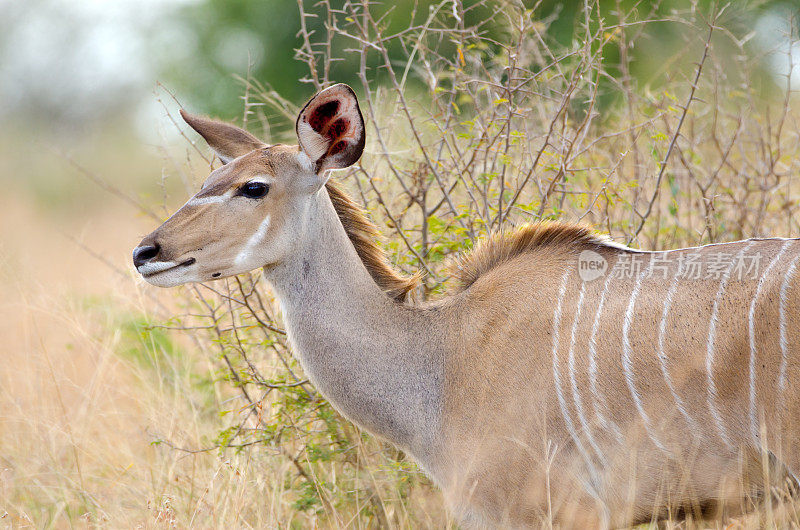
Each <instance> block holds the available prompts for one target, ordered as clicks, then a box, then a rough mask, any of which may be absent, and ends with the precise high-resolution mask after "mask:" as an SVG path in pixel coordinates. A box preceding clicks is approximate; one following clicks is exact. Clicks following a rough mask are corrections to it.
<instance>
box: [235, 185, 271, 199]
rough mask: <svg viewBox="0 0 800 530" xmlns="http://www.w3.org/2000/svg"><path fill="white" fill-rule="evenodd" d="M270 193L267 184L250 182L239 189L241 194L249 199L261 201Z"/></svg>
mask: <svg viewBox="0 0 800 530" xmlns="http://www.w3.org/2000/svg"><path fill="white" fill-rule="evenodd" d="M267 192H269V184H267V183H266V182H248V183H247V184H245V185H244V186H242V187H241V188H240V189H239V193H241V194H242V195H244V196H245V197H247V198H248V199H259V198H261V197H263V196H264V195H266V194H267Z"/></svg>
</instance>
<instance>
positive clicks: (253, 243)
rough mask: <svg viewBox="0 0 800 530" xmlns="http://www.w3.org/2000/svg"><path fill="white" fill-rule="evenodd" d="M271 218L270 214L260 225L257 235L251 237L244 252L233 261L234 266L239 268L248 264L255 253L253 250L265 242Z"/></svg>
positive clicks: (243, 248)
mask: <svg viewBox="0 0 800 530" xmlns="http://www.w3.org/2000/svg"><path fill="white" fill-rule="evenodd" d="M269 218H270V217H269V214H267V216H266V217H264V220H263V221H261V224H260V225H258V228H257V229H256V231H255V233H254V234H253V235H252V236H250V239H248V240H247V243H245V245H244V247H242V250H241V251H239V254H237V255H236V258H235V259H234V260H233V263H234V265H236V266H237V267H238V266H241V265H244V264H245V263H247V261H248V259H249V258H250V256H251V254H252V253H253V249H254V248H256V247H257V246H258V245H259V244H261V242H263V240H264V237H266V235H267V229H268V228H269Z"/></svg>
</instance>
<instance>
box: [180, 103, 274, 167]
mask: <svg viewBox="0 0 800 530" xmlns="http://www.w3.org/2000/svg"><path fill="white" fill-rule="evenodd" d="M181 117H183V121H185V122H186V123H188V124H189V126H190V127H191V128H192V129H194V130H195V131H197V133H198V134H199V135H200V136H202V137H203V139H204V140H205V141H206V142H207V143H208V145H209V147H211V149H213V150H214V152H215V153H217V156H218V157H219V159H220V160H221V161H222V163H223V164H227V163H228V162H230V161H231V160H233V159H234V158H238V157H240V156H242V155H246V154H247V153H249V152H250V151H253V150H254V149H259V148H261V147H264V146H265V145H266V144H265V143H264V142H262V141H261V140H259V139H258V138H256V137H255V136H253V135H252V134H250V133H249V132H247V131H245V130H244V129H240V128H239V127H236V126H235V125H231V124H229V123H223V122H221V121H216V120H211V119H209V118H205V117H203V116H196V115H194V114H189V113H188V112H186V111H185V110H183V109H181Z"/></svg>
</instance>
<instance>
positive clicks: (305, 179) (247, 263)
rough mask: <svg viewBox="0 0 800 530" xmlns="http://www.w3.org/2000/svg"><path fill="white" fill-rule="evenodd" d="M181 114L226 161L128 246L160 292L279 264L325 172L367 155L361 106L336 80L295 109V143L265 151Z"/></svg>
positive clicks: (230, 130)
mask: <svg viewBox="0 0 800 530" xmlns="http://www.w3.org/2000/svg"><path fill="white" fill-rule="evenodd" d="M181 115H182V116H183V119H184V120H186V123H188V124H189V125H190V126H191V127H192V128H193V129H194V130H195V131H197V132H198V133H199V134H200V135H201V136H202V137H203V138H204V139H205V140H206V142H208V144H209V145H210V146H211V148H212V149H213V150H214V151H215V152H216V153H217V155H218V156H219V158H220V160H221V161H222V162H223V164H224V165H223V166H222V167H220V168H219V169H217V170H215V171H213V172H212V173H211V174H210V175H209V176H208V178H207V179H206V181H205V183H204V184H203V186H202V188H201V189H200V191H199V192H198V193H197V194H196V195H195V196H194V197H192V198H191V199H189V201H187V202H186V204H184V205H183V207H181V209H180V210H178V211H177V212H175V214H174V215H172V217H170V218H169V219H167V220H166V221H165V222H164V224H162V225H161V226H160V227H158V228H157V229H156V230H155V231H154V232H152V233H151V234H150V235H148V236H147V237H145V238H144V239H143V240H142V242H141V243H140V244H139V246H138V247H136V249H134V251H133V263H134V266H135V267H136V270H137V271H139V273H140V274H141V275H142V276H143V277H144V279H145V280H147V281H148V282H149V283H151V284H153V285H157V286H159V287H171V286H174V285H180V284H182V283H187V282H203V281H207V280H212V279H216V278H224V277H226V276H233V275H235V274H240V273H243V272H248V271H251V270H253V269H257V268H259V267H264V266H269V265H275V264H278V263H280V262H281V261H282V260H284V259H285V258H286V256H287V255H288V253H289V252H291V249H292V247H293V245H294V244H296V243H297V242H298V241H299V240H301V238H302V237H303V234H304V231H305V229H306V226H307V215H308V211H309V208H308V205H309V204H310V203H311V198H312V196H313V195H314V194H315V193H317V192H318V191H319V190H320V188H321V187H322V186H324V185H325V182H326V180H327V177H328V173H329V171H328V170H330V169H338V168H345V167H347V166H350V165H351V164H354V163H355V162H356V161H357V160H358V159H359V157H360V156H361V153H362V151H363V150H364V132H365V131H364V121H363V118H362V116H361V110H360V109H359V107H358V101H357V100H356V95H355V93H354V92H353V90H352V89H351V88H350V87H349V86H347V85H343V84H339V85H334V86H332V87H329V88H327V89H325V90H323V91H321V92H320V93H318V94H317V95H316V96H314V97H313V98H312V99H311V100H310V101H309V102H308V103H307V104H306V106H305V107H304V108H303V110H302V111H300V115H299V116H298V117H297V123H296V126H295V128H296V132H297V140H298V142H299V145H297V146H290V145H281V144H277V145H267V144H265V143H264V142H262V141H261V140H259V139H258V138H256V137H255V136H253V135H251V134H250V133H248V132H247V131H245V130H243V129H240V128H238V127H235V126H233V125H229V124H226V123H221V122H218V121H213V120H210V119H207V118H203V117H199V116H193V115H191V114H188V113H186V112H184V111H181Z"/></svg>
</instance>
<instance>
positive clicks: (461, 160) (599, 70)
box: [0, 1, 800, 528]
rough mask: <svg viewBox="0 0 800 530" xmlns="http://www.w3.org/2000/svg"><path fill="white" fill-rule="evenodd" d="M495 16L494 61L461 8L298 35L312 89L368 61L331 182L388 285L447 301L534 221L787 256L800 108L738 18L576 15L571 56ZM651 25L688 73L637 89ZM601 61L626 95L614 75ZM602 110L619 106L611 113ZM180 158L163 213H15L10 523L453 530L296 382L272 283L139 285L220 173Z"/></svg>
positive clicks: (6, 424) (249, 96)
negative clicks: (488, 245)
mask: <svg viewBox="0 0 800 530" xmlns="http://www.w3.org/2000/svg"><path fill="white" fill-rule="evenodd" d="M489 4H490V6H494V5H502V7H503V9H500V10H492V12H493V13H495V15H494V16H495V19H494V22H495V23H496V24H498V25H499V27H501V28H503V31H501V32H500V34H499V35H498V34H492V36H491V38H490V37H489V36H487V34H485V33H482V27H481V26H480V25H478V26H469V25H468V24H466V23H465V21H466V20H467V17H466V15H468V13H465V11H464V10H463V9H462V7H461V6H460V4H459V3H456V4H455V5H456V10H455V11H453V10H452V9H449V8H448V9H439V10H438V11H435V12H432V13H431V14H428V13H425V14H421V15H420V16H422V19H421V20H420V19H416V20H415V22H414V23H413V24H410V28H409V30H408V31H407V32H404V33H402V34H400V35H386V34H385V33H383V31H384V28H383V26H382V25H381V24H380V23H379V22H378V21H377V20H376V19H375V17H374V16H373V14H372V13H371V12H369V11H367V10H366V9H365V7H364V5H365V4H364V3H363V2H345V7H344V8H343V9H342V10H336V11H335V10H330V9H329V4H328V2H326V1H322V2H320V3H319V4H318V5H317V7H315V9H316V10H317V11H316V13H317V15H319V16H320V17H321V19H322V20H327V21H328V22H329V24H328V26H327V27H328V32H327V33H325V32H322V33H319V32H318V33H316V34H313V35H312V34H310V33H308V32H303V33H301V37H302V38H303V41H304V45H303V47H302V48H301V50H300V51H299V54H298V55H299V58H300V59H301V60H305V61H307V62H308V64H309V67H310V75H309V79H308V81H310V82H311V84H313V85H316V86H322V85H325V84H327V83H328V82H329V81H331V80H332V78H331V77H330V75H331V72H330V71H329V69H328V68H327V67H326V66H325V65H326V64H329V62H330V61H329V59H330V55H331V54H333V55H336V54H344V55H346V56H348V57H350V58H355V60H356V61H359V63H360V64H361V68H360V71H359V77H358V80H359V81H360V86H357V89H358V90H359V91H360V93H361V96H362V102H363V107H364V114H365V118H366V119H367V121H368V136H369V138H370V140H369V143H368V145H367V153H366V155H365V157H364V159H363V160H362V162H361V164H360V165H359V166H358V167H355V168H353V169H352V170H351V171H349V172H347V173H345V174H343V175H340V176H339V177H338V178H341V179H342V180H343V181H344V182H345V184H346V185H347V186H348V189H349V190H350V192H351V193H352V194H353V195H354V196H355V197H357V199H358V200H359V201H360V202H361V203H362V204H363V205H364V206H365V207H367V208H368V209H369V210H371V211H372V212H373V215H374V217H375V218H376V220H377V221H378V222H379V224H381V227H382V229H383V231H384V234H385V235H386V236H387V241H386V245H387V248H388V249H389V251H390V252H391V254H392V258H393V260H394V262H395V264H396V265H397V266H398V267H400V268H402V269H404V270H406V271H407V272H416V271H423V272H425V273H426V278H425V283H424V286H423V287H422V288H421V289H420V292H419V293H417V295H418V296H419V297H422V298H425V297H431V296H438V294H439V293H440V292H441V291H442V290H444V289H445V288H446V287H447V286H448V284H449V283H448V282H450V281H451V280H450V278H449V277H448V276H447V274H446V272H445V267H444V262H445V260H446V259H447V258H448V257H450V256H451V255H453V254H454V253H456V252H458V251H460V250H463V249H464V248H468V247H470V246H471V245H472V244H473V242H474V241H475V240H477V239H478V238H480V237H481V236H482V235H484V234H486V233H487V232H488V231H491V230H494V229H497V228H500V227H505V226H513V225H515V224H517V223H521V222H525V221H528V220H531V219H534V220H535V219H540V218H555V217H560V218H564V219H567V220H584V221H586V222H591V223H593V224H594V225H595V226H597V227H598V228H600V229H603V230H604V231H607V232H608V233H610V234H611V235H612V236H613V237H615V238H616V239H618V240H620V241H623V242H631V243H632V244H634V245H640V246H643V247H647V248H666V247H671V246H676V245H689V244H699V243H705V242H712V241H721V240H730V239H735V238H740V237H747V236H752V235H763V234H774V235H797V233H798V231H799V230H798V229H799V227H798V222H799V221H800V212H799V211H798V197H800V191H798V182H797V174H798V171H799V170H800V141H798V140H800V126H798V123H800V122H799V121H798V117H800V116H798V108H797V101H796V100H794V99H793V96H792V95H791V93H790V92H782V90H783V89H784V88H786V85H783V86H782V87H777V88H776V89H775V91H773V92H772V93H769V92H768V91H767V92H763V93H762V92H759V91H757V90H755V89H754V88H753V87H754V86H755V85H756V84H757V83H756V81H757V80H758V79H761V78H759V77H758V74H757V73H756V70H757V69H756V68H754V63H758V61H759V60H762V61H763V58H759V57H756V58H753V57H752V55H748V53H746V52H747V50H745V49H743V46H744V44H742V43H737V42H736V41H735V39H733V38H731V35H733V33H731V32H730V31H729V30H730V28H728V27H726V24H727V23H728V22H729V21H728V19H726V18H725V17H724V16H722V17H720V18H714V17H713V16H712V15H709V14H705V15H704V14H702V13H700V12H697V11H692V10H689V11H687V12H685V13H675V14H674V16H672V17H671V18H670V20H666V21H664V20H662V21H658V22H656V21H652V20H651V21H649V22H648V15H647V13H638V12H637V13H633V12H630V13H624V12H620V13H618V17H617V19H616V20H609V19H603V20H602V22H601V21H600V19H599V18H598V16H597V13H596V9H597V4H596V3H593V2H586V5H585V24H584V27H583V28H582V29H580V30H579V37H580V38H579V39H578V40H576V42H575V43H573V44H572V45H571V46H568V47H559V46H557V45H556V44H554V43H553V42H552V41H551V40H550V39H548V36H547V32H546V30H547V21H541V20H535V19H534V18H532V17H531V16H530V13H527V12H526V11H524V10H522V9H520V8H519V6H518V5H517V4H515V3H514V2H502V1H497V2H489ZM448 5H450V4H449V3H448ZM459 9H461V11H459ZM487 22H488V21H487ZM645 22H647V23H645ZM648 23H651V24H655V23H658V24H674V25H675V27H676V28H681V32H682V33H681V35H682V36H683V38H685V39H686V46H685V49H686V50H687V53H686V54H684V56H682V57H681V58H676V59H675V60H674V61H673V62H672V63H668V66H671V67H674V68H672V69H670V68H667V70H669V71H670V72H673V71H674V72H675V73H674V74H673V75H668V76H666V79H664V78H659V84H657V85H653V86H649V87H636V86H635V83H634V81H633V80H632V79H631V78H630V76H628V75H627V73H626V72H628V70H627V68H628V67H629V66H630V63H629V62H626V61H629V60H630V59H626V57H628V56H629V54H630V53H632V50H633V48H634V46H633V44H634V43H635V42H636V39H643V38H646V37H647V31H646V28H647V25H648ZM497 39H500V40H497ZM612 47H613V48H614V49H615V50H616V53H618V54H619V56H620V57H621V59H620V63H619V64H618V65H614V68H615V69H614V71H613V72H612V71H611V70H610V67H609V64H608V63H607V62H606V61H604V59H603V57H604V53H605V52H606V51H608V50H609V49H610V48H612ZM346 50H348V51H346ZM390 51H391V54H392V57H391V58H390V56H389V55H390V54H389V52H390ZM403 54H405V55H403ZM686 55H691V57H686ZM398 57H400V58H398ZM362 59H363V60H362ZM692 61H696V64H688V65H686V64H684V63H686V62H692ZM681 65H683V66H681ZM390 67H391V68H390ZM734 73H735V74H734ZM751 76H752V77H751ZM604 91H605V92H609V91H610V92H611V93H613V94H614V95H615V96H616V97H617V99H616V100H615V101H614V102H612V103H608V101H606V100H603V101H601V99H602V98H600V97H599V94H601V93H602V92H604ZM605 95H607V94H605ZM606 99H607V98H606ZM612 99H613V98H612ZM604 101H605V102H604ZM245 104H246V106H245V117H246V119H247V120H249V122H250V123H251V124H252V123H254V122H256V121H260V122H261V123H262V124H265V129H266V128H267V127H266V126H268V128H269V131H271V132H270V134H269V135H268V136H269V138H268V139H269V140H271V141H277V140H291V132H290V131H291V124H292V121H291V120H292V118H293V116H294V114H295V112H296V108H294V107H293V106H292V105H291V104H289V103H287V102H286V101H285V100H284V99H282V98H281V97H280V96H279V95H277V94H274V93H272V92H271V91H270V90H268V89H265V88H264V87H259V86H257V85H256V84H255V83H254V82H251V83H250V84H248V86H247V92H246V99H245ZM184 149H185V150H186V153H181V154H180V155H178V156H173V157H169V158H167V162H166V169H165V174H166V175H167V177H168V188H167V189H168V193H166V196H167V197H169V200H167V201H166V202H168V203H169V205H168V206H167V205H165V204H164V202H165V201H164V200H163V197H162V195H163V194H162V192H161V191H160V190H158V189H151V190H150V193H149V195H148V196H147V197H145V198H144V199H143V200H138V199H137V200H134V201H128V200H127V199H125V198H120V197H119V196H118V194H117V191H115V190H120V189H123V190H128V189H131V188H135V187H136V186H134V185H127V184H122V182H121V181H120V180H114V181H113V182H110V183H109V182H107V181H106V180H104V181H103V183H102V187H108V188H109V189H111V190H112V193H110V194H104V195H102V197H104V199H103V200H102V201H99V200H97V201H94V202H91V201H90V202H89V203H88V204H90V206H88V207H87V202H86V201H80V200H74V201H73V202H72V203H71V204H72V206H70V207H67V208H64V209H61V210H59V211H60V212H61V213H60V214H59V215H53V214H52V213H51V212H43V211H42V205H43V204H44V205H51V204H52V202H48V201H49V200H51V199H52V198H50V199H47V197H50V196H49V195H47V196H46V197H45V199H46V200H44V201H43V200H42V192H41V190H42V186H41V184H42V183H44V189H45V190H46V189H47V179H43V178H39V179H38V180H36V181H35V182H37V183H39V184H37V185H36V186H33V187H31V188H28V189H27V191H24V190H25V188H24V187H23V191H17V192H14V193H11V194H9V195H4V196H3V197H2V198H0V227H3V238H2V239H1V240H0V245H2V246H0V280H2V281H0V297H1V298H0V300H2V305H0V336H2V339H0V354H2V359H3V361H4V362H3V364H2V365H1V366H0V522H2V523H3V524H9V525H10V526H13V527H18V526H20V527H23V526H37V527H51V526H55V527H63V526H76V525H77V526H92V525H95V524H97V525H99V526H108V527H138V526H141V527H159V528H160V527H165V526H170V527H230V526H234V527H297V528H306V527H325V528H328V527H330V528H333V527H355V528H369V527H392V528H420V527H437V528H441V527H448V526H452V525H453V523H452V522H451V521H449V520H448V518H447V515H446V514H445V513H444V511H443V508H442V506H441V502H440V495H439V493H438V492H436V490H435V489H434V488H432V486H431V485H430V484H429V482H428V481H427V480H426V479H425V478H424V477H422V476H421V475H420V473H419V472H418V471H417V470H416V468H415V467H414V465H413V464H411V463H409V462H408V461H407V460H406V459H405V458H404V456H403V455H402V454H399V453H398V452H397V451H396V450H394V449H393V448H392V447H391V446H389V445H387V444H383V443H381V442H378V441H376V440H374V439H373V438H371V437H370V436H368V435H366V434H364V433H361V432H359V431H358V430H356V429H355V428H354V427H353V426H352V425H350V424H349V423H348V422H346V421H344V420H342V419H341V418H340V417H339V416H338V415H337V414H336V413H335V412H334V411H332V409H331V408H330V407H329V406H328V405H327V404H326V403H325V402H324V401H323V400H322V399H321V397H320V396H319V395H318V394H317V393H316V391H315V390H314V389H313V388H312V387H311V386H310V385H309V384H308V383H307V382H306V381H305V380H304V377H303V375H302V371H301V370H300V368H299V367H298V366H297V364H296V363H295V362H294V361H293V360H292V357H291V355H290V352H289V349H288V346H287V344H286V342H285V340H284V336H283V334H282V331H281V321H280V315H279V312H278V310H277V307H276V305H275V303H274V300H273V299H272V298H271V295H270V293H269V290H268V288H267V287H265V286H263V285H262V284H261V281H260V277H259V274H258V273H256V274H253V275H245V276H243V277H240V278H237V279H232V280H223V281H218V282H214V283H211V284H208V285H206V286H189V287H185V288H180V289H176V290H170V291H162V290H158V289H155V288H152V287H149V286H144V285H142V284H141V282H140V281H138V280H137V279H136V278H135V277H134V275H133V274H132V273H131V271H130V269H129V265H128V261H129V257H128V255H129V251H130V249H131V248H132V247H133V246H134V245H135V244H136V242H137V241H138V239H139V237H140V236H141V235H143V234H144V233H146V232H148V231H149V230H150V229H152V228H153V227H154V226H155V224H156V223H157V221H156V220H155V219H153V218H152V217H156V218H160V217H162V216H163V215H165V213H166V212H168V211H169V210H170V209H171V207H172V206H174V204H175V203H178V202H180V201H181V200H182V199H183V198H185V196H186V194H187V193H189V192H190V191H192V190H194V189H196V188H195V187H196V185H197V183H198V182H199V181H200V179H202V178H203V177H204V176H205V174H206V173H207V171H208V168H209V164H208V161H207V160H204V159H203V158H204V157H207V152H206V151H203V150H196V149H195V148H193V147H190V146H188V145H186V144H184ZM5 154H6V155H8V156H6V157H5V158H3V159H4V160H5V161H6V163H9V162H8V160H12V161H13V160H19V161H20V162H19V163H18V164H16V165H14V164H12V165H11V166H9V167H8V168H5V169H6V170H9V171H10V170H14V171H20V172H25V171H30V170H31V169H30V167H29V166H28V164H26V159H25V158H24V157H22V156H18V157H17V158H15V154H14V153H11V152H10V153H5ZM75 158H76V159H78V160H81V157H80V156H79V155H76V157H75ZM149 164H150V165H149V166H147V167H148V168H150V169H149V171H150V173H149V174H151V175H157V174H158V173H157V172H154V171H153V170H152V168H153V162H152V160H151V162H150V163H149ZM67 165H68V164H67V163H66V162H65V161H64V160H63V159H62V160H60V164H58V165H57V166H58V167H60V168H61V169H60V171H62V172H64V173H65V174H66V173H67V170H66V169H65V167H66V166H67ZM158 165H159V164H157V163H156V164H155V167H158ZM95 167H100V168H104V169H102V171H99V172H98V173H99V176H100V177H101V178H103V179H106V178H107V177H109V176H110V175H111V174H112V173H113V172H114V171H115V168H117V167H121V168H127V169H126V170H125V171H128V172H131V171H134V170H136V171H147V170H144V169H143V166H141V165H138V164H133V165H132V164H125V163H124V162H122V163H121V161H120V160H112V159H102V160H100V161H99V162H97V163H96V164H95ZM131 168H134V169H131ZM35 169H36V171H37V173H38V174H39V175H43V174H46V171H45V169H46V168H43V167H38V166H36V167H35ZM68 174H70V175H73V178H77V177H76V176H75V175H76V172H75V171H74V170H70V171H69V172H68ZM139 178H140V179H141V178H142V177H141V176H140V177H139ZM112 180H113V179H112ZM137 186H138V185H137ZM181 188H183V189H182V190H181V191H176V190H179V189H181ZM31 190H33V191H31ZM80 196H82V195H80V194H79V197H80ZM32 197H38V199H37V200H34V199H33V198H32ZM95 197H97V196H95ZM131 202H132V203H134V204H140V205H141V206H143V208H142V209H141V211H139V210H137V209H136V208H134V207H131V204H130V203H131ZM47 208H49V206H47ZM143 211H149V212H153V213H154V215H153V216H149V215H148V214H146V213H145V214H142V212H143ZM59 233H66V234H68V235H70V236H71V237H72V238H73V239H74V240H70V239H69V238H65V237H62V236H61V235H58V234H59ZM775 493H776V495H775V502H772V500H770V502H766V503H761V504H758V505H757V506H756V505H753V504H752V503H749V502H745V503H744V505H743V508H744V509H745V510H749V511H752V512H753V513H751V514H750V515H746V516H743V517H738V518H733V517H723V518H716V519H713V520H711V521H709V522H702V523H695V522H691V521H686V520H681V519H675V520H670V521H666V522H664V523H662V524H663V525H665V526H667V527H670V528H706V527H713V528H759V527H762V526H765V525H767V526H778V527H790V526H798V525H800V518H798V515H797V511H796V506H795V504H794V503H792V502H784V501H785V500H786V496H785V495H782V494H781V491H780V489H778V490H776V492H775Z"/></svg>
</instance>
